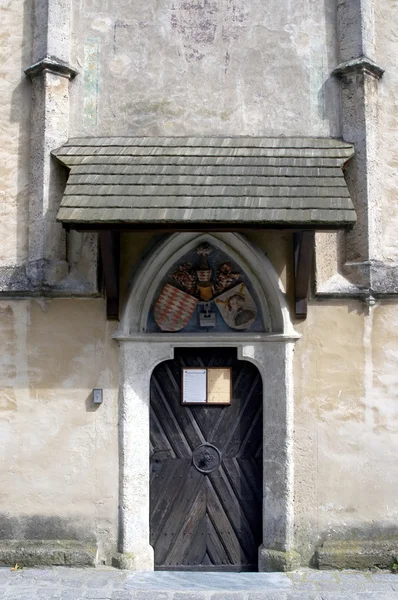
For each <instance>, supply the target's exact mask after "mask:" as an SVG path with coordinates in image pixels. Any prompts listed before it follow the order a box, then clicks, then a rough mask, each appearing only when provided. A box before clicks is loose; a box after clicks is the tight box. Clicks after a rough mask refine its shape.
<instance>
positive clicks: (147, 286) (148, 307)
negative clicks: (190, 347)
mask: <svg viewBox="0 0 398 600" xmlns="http://www.w3.org/2000/svg"><path fill="white" fill-rule="evenodd" d="M204 245H208V246H209V247H211V249H212V250H215V252H217V253H219V254H220V255H222V256H224V257H228V258H229V259H230V260H231V261H232V263H233V264H234V265H236V266H237V269H236V270H239V272H240V273H241V274H244V276H243V275H242V278H241V279H240V281H241V282H243V283H244V282H247V286H248V287H249V288H250V290H251V295H252V296H253V298H254V299H255V303H256V309H257V311H258V314H259V318H258V319H257V329H254V330H253V331H252V333H253V334H254V333H259V332H267V333H268V334H269V333H278V334H284V335H289V334H290V333H292V332H293V328H292V324H291V321H290V316H289V311H288V308H287V304H286V299H285V292H284V290H283V286H282V283H281V281H280V278H279V277H278V275H277V273H276V271H275V270H274V268H273V266H272V264H271V262H270V261H269V259H268V258H267V257H266V256H265V255H264V254H263V253H262V252H261V251H260V250H259V249H258V248H256V247H255V246H254V245H253V244H251V243H250V242H249V241H248V240H247V239H246V238H245V237H243V236H241V235H239V234H235V233H215V234H209V233H176V234H173V235H171V236H170V237H168V238H167V239H166V240H163V241H162V242H161V243H160V244H159V245H158V246H157V247H156V248H155V249H154V250H153V251H152V253H151V254H150V255H149V256H148V257H147V259H146V260H145V261H144V263H143V265H142V267H141V268H140V270H139V271H138V272H137V274H136V276H135V277H134V280H133V282H132V285H131V287H130V291H129V295H128V298H127V302H126V304H125V307H124V310H123V314H122V319H121V323H120V330H119V332H118V336H127V337H128V336H130V335H134V334H143V333H147V332H149V333H150V332H151V328H150V327H149V326H148V322H149V320H150V318H151V311H152V312H153V306H154V302H155V301H156V298H157V297H158V295H159V290H160V289H162V282H164V281H165V279H166V278H167V276H168V274H170V273H172V271H173V269H175V268H176V266H177V267H178V265H179V264H181V263H183V262H184V258H185V257H187V256H188V255H189V254H190V253H191V255H192V253H193V252H195V249H197V248H198V247H200V246H204ZM231 285H233V284H231ZM219 298H222V295H221V296H219ZM258 323H261V325H258ZM152 332H153V330H152ZM235 334H237V332H235ZM175 335H178V333H176V334H175Z"/></svg>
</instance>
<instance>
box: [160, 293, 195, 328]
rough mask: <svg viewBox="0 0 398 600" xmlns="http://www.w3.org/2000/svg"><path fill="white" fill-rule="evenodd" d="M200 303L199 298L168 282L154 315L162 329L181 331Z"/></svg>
mask: <svg viewBox="0 0 398 600" xmlns="http://www.w3.org/2000/svg"><path fill="white" fill-rule="evenodd" d="M197 304H198V300H197V299H196V298H194V297H193V296H191V295H190V294H187V293H186V292H183V291H182V290H179V289H178V288H176V287H174V286H173V285H170V284H169V283H166V285H165V286H164V288H163V290H162V291H161V293H160V296H159V298H158V299H157V301H156V304H155V306H154V311H153V316H154V319H155V321H156V323H157V324H158V325H159V327H160V329H161V330H162V331H179V330H180V329H182V328H183V327H185V326H186V325H187V324H188V323H189V321H190V319H191V317H192V315H193V313H194V311H195V308H196V306H197Z"/></svg>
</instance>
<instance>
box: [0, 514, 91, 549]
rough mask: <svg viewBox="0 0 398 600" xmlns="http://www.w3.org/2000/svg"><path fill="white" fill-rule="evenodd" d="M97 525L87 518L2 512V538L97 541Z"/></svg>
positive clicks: (0, 515)
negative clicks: (16, 514) (94, 532)
mask: <svg viewBox="0 0 398 600" xmlns="http://www.w3.org/2000/svg"><path fill="white" fill-rule="evenodd" d="M93 531H95V527H93V524H92V523H90V522H87V519H84V520H79V519H74V518H65V517H56V516H50V517H49V516H44V515H26V516H21V517H13V516H10V515H8V514H6V513H0V540H78V541H83V542H92V543H94V544H95V543H96V539H95V536H94V535H93Z"/></svg>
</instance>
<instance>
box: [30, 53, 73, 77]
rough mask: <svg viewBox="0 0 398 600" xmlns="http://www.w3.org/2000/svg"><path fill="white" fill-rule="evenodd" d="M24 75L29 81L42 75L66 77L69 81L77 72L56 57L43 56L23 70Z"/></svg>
mask: <svg viewBox="0 0 398 600" xmlns="http://www.w3.org/2000/svg"><path fill="white" fill-rule="evenodd" d="M24 73H25V75H27V76H28V77H29V78H30V79H33V77H37V76H38V75H42V74H43V73H52V74H53V75H60V76H61V77H66V78H67V79H69V80H71V79H73V78H74V77H76V75H77V74H78V71H77V70H76V69H74V68H73V67H72V66H71V65H70V64H68V63H66V62H65V61H63V60H60V59H59V58H57V57H56V56H45V57H44V58H42V59H41V60H39V61H37V62H35V63H34V64H33V65H31V66H30V67H28V68H27V69H25V71H24Z"/></svg>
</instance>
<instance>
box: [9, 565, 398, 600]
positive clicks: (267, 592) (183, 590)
mask: <svg viewBox="0 0 398 600" xmlns="http://www.w3.org/2000/svg"><path fill="white" fill-rule="evenodd" d="M0 600H398V575H394V574H392V573H388V572H378V573H370V572H369V573H363V572H356V571H313V570H310V569H302V570H300V571H296V572H294V573H288V574H282V573H241V574H236V573H187V572H184V573H177V572H155V573H132V572H131V571H119V570H116V569H111V568H99V569H72V568H68V567H52V568H48V569H23V570H21V571H11V569H10V568H4V567H3V568H0Z"/></svg>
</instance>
